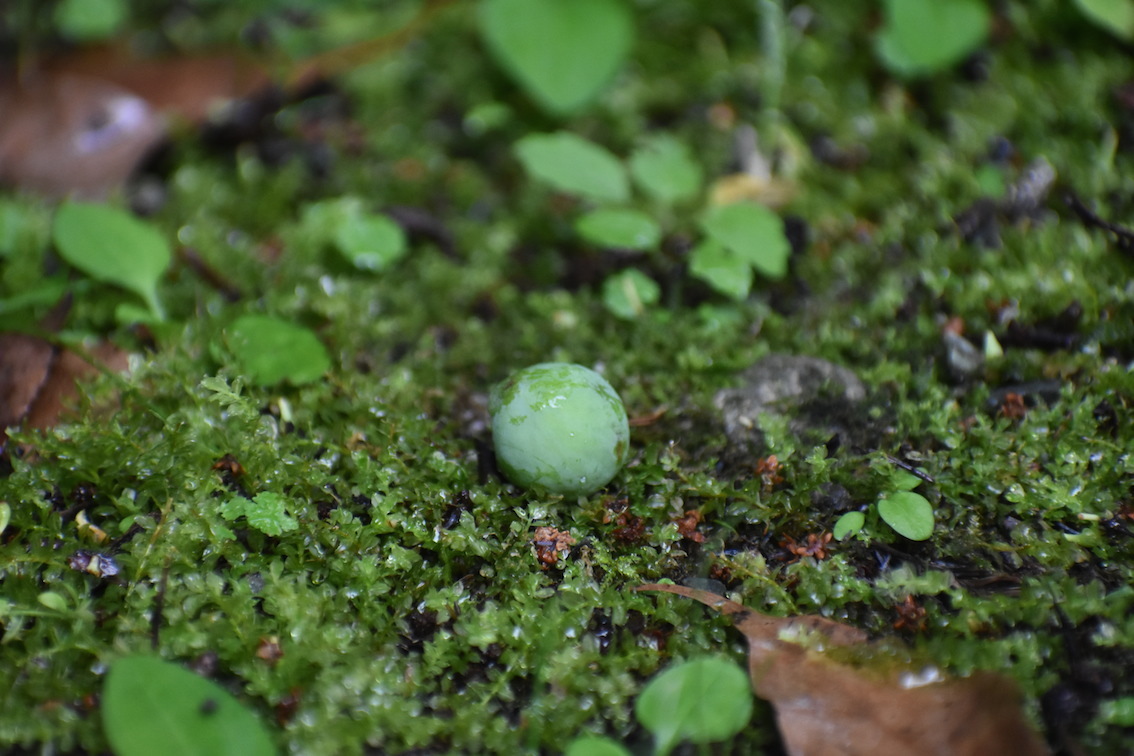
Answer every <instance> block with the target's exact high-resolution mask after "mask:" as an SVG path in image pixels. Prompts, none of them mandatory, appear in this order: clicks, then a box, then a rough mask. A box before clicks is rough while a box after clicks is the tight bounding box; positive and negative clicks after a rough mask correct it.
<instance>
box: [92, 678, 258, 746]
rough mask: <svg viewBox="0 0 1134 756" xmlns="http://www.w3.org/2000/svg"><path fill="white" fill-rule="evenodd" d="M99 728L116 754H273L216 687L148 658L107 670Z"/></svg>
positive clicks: (247, 714) (250, 720) (251, 721)
mask: <svg viewBox="0 0 1134 756" xmlns="http://www.w3.org/2000/svg"><path fill="white" fill-rule="evenodd" d="M102 724H103V728H104V729H105V730H106V737H107V739H108V740H109V741H110V745H111V747H112V748H113V749H114V753H115V754H116V756H152V754H155V753H160V754H164V755H165V756H228V755H229V754H231V755H232V756H261V755H265V756H266V755H267V754H275V753H276V748H275V746H274V745H273V744H272V740H271V738H270V736H269V735H268V732H267V730H266V729H265V728H264V726H263V724H261V722H260V720H258V719H257V718H256V716H255V715H254V714H252V712H251V711H249V710H248V709H246V708H244V707H243V706H242V705H241V704H240V702H239V701H237V700H236V699H235V698H233V696H232V695H231V694H229V693H228V691H226V690H225V689H224V688H221V687H220V686H219V685H217V684H215V683H213V682H210V681H209V680H206V679H204V678H202V677H198V676H197V675H195V674H193V673H192V672H189V671H187V670H185V669H182V668H181V667H179V666H177V665H176V664H172V663H170V662H166V661H162V660H161V659H158V658H155V657H152V656H127V657H125V658H122V659H119V660H118V661H116V662H114V663H113V664H112V665H111V666H110V671H109V672H108V673H107V677H106V683H105V685H104V686H103V693H102Z"/></svg>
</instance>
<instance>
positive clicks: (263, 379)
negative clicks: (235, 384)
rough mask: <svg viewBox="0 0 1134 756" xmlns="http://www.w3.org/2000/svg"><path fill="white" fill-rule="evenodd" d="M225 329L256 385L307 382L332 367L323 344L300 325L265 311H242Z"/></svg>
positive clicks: (233, 351) (232, 349)
mask: <svg viewBox="0 0 1134 756" xmlns="http://www.w3.org/2000/svg"><path fill="white" fill-rule="evenodd" d="M227 330H228V346H229V349H230V350H231V351H232V353H233V355H234V356H235V357H236V359H237V361H238V362H239V363H240V367H241V369H242V370H243V372H244V373H245V374H246V375H247V376H248V378H250V379H251V380H252V382H253V383H255V384H256V385H259V386H275V385H276V384H278V383H282V382H283V381H290V382H291V383H293V384H296V385H299V384H303V383H310V382H312V381H316V380H318V379H319V378H321V377H322V376H323V374H324V373H326V372H327V371H328V370H330V369H331V358H330V357H329V356H328V355H327V350H326V348H325V347H324V346H323V344H322V343H321V342H320V341H319V339H318V338H317V337H316V336H315V334H314V333H312V332H311V331H309V330H307V329H306V328H304V327H303V326H298V325H295V324H293V323H288V322H286V321H283V320H277V319H276V318H272V317H268V316H266V315H245V316H244V317H241V318H238V319H237V320H236V321H235V322H234V323H233V324H232V325H231V326H230V327H229V328H228V329H227Z"/></svg>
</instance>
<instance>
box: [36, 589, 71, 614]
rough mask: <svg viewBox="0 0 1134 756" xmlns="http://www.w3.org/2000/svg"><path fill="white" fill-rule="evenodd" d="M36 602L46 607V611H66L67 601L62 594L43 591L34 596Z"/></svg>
mask: <svg viewBox="0 0 1134 756" xmlns="http://www.w3.org/2000/svg"><path fill="white" fill-rule="evenodd" d="M36 600H37V601H39V603H40V604H42V605H43V606H46V607H47V608H48V609H51V610H53V611H56V612H65V611H67V599H65V598H64V597H63V594H61V593H56V592H55V591H44V592H43V593H41V594H39V595H38V596H36Z"/></svg>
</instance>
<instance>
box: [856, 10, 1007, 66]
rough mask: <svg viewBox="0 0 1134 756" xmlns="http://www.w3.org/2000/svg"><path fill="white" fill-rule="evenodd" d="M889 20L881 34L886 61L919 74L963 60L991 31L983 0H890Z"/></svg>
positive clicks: (881, 51)
mask: <svg viewBox="0 0 1134 756" xmlns="http://www.w3.org/2000/svg"><path fill="white" fill-rule="evenodd" d="M885 5H886V24H885V26H884V27H883V28H882V30H881V31H880V32H879V34H878V37H877V40H876V41H877V47H878V54H879V55H880V56H881V58H882V62H883V63H884V64H885V65H886V67H887V68H889V69H890V70H891V71H893V72H894V73H896V74H899V75H901V76H911V77H912V76H919V75H923V74H931V73H935V72H937V71H941V70H944V69H946V68H948V67H949V66H951V65H953V64H954V63H959V62H960V61H962V60H964V58H965V57H966V56H968V55H969V54H970V53H972V52H973V51H974V50H976V49H977V48H978V47H980V45H981V44H982V43H983V42H984V40H985V39H986V38H987V37H988V32H989V28H990V26H991V16H990V14H989V12H988V7H987V6H986V4H985V3H984V2H983V0H885Z"/></svg>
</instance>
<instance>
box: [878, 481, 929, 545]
mask: <svg viewBox="0 0 1134 756" xmlns="http://www.w3.org/2000/svg"><path fill="white" fill-rule="evenodd" d="M878 515H879V516H880V517H881V518H882V519H883V520H884V521H885V523H886V524H887V525H889V526H890V527H891V528H893V529H894V530H895V531H897V533H898V534H899V535H903V536H905V537H906V538H908V539H910V540H911V541H927V540H929V538H930V537H931V536H932V535H933V506H932V505H931V504H930V503H929V502H928V501H926V498H925V497H924V496H922V495H921V494H919V493H914V492H913V491H896V492H894V493H892V494H890V495H888V496H887V497H886V498H885V499H882V500H881V501H880V502H878Z"/></svg>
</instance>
